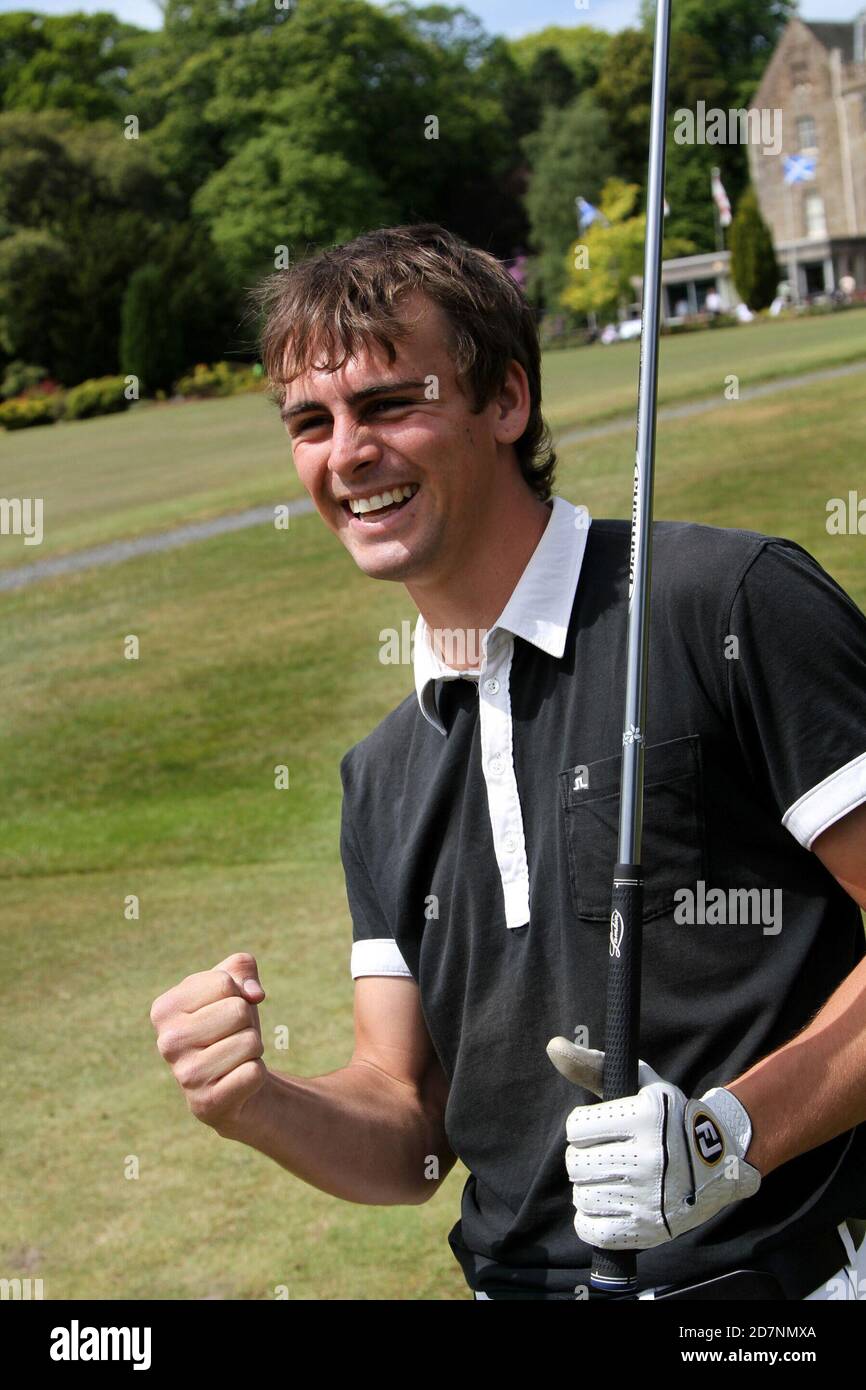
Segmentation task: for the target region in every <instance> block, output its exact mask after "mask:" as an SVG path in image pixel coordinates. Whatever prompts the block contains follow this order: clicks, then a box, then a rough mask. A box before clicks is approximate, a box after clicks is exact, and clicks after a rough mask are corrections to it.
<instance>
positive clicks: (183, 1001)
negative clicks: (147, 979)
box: [150, 953, 268, 1130]
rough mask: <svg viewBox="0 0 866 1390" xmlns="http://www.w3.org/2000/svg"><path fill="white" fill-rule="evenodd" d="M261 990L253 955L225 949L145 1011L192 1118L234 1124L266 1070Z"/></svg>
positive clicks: (214, 1124)
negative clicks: (219, 957)
mask: <svg viewBox="0 0 866 1390" xmlns="http://www.w3.org/2000/svg"><path fill="white" fill-rule="evenodd" d="M264 997H265V991H264V990H263V989H262V986H261V984H260V983H259V978H258V967H257V966H256V961H255V957H254V956H250V955H246V954H244V953H238V954H236V955H232V956H227V957H226V959H225V960H223V961H220V963H219V965H216V966H214V968H213V970H202V971H201V972H200V973H199V974H197V975H187V977H186V979H185V980H183V981H182V982H181V983H180V984H179V985H175V987H174V989H170V990H168V991H167V992H166V993H165V994H161V995H160V996H159V998H158V999H157V1000H156V1001H155V1002H154V1005H153V1008H152V1009H151V1011H150V1021H151V1023H152V1024H153V1026H154V1028H155V1029H156V1034H157V1039H156V1045H157V1047H158V1048H159V1051H160V1054H161V1055H162V1056H163V1057H164V1058H165V1060H166V1061H167V1062H168V1064H169V1066H170V1067H171V1070H172V1072H173V1074H174V1078H175V1080H176V1081H177V1083H178V1085H179V1086H180V1088H181V1090H182V1091H183V1093H184V1095H185V1096H186V1101H187V1104H188V1106H189V1108H190V1110H191V1111H192V1113H193V1114H194V1115H195V1117H196V1119H198V1120H202V1121H203V1123H204V1124H207V1125H211V1126H212V1128H214V1129H216V1130H219V1129H221V1128H222V1127H223V1126H226V1125H233V1124H236V1123H237V1121H238V1119H239V1118H240V1113H241V1110H242V1109H243V1107H244V1105H245V1104H246V1102H247V1101H248V1100H249V1099H250V1098H251V1097H252V1096H254V1095H255V1094H256V1092H257V1091H259V1090H260V1089H261V1087H262V1086H263V1085H264V1082H265V1079H266V1077H267V1075H268V1070H267V1067H266V1066H265V1064H264V1062H263V1061H262V1060H261V1058H262V1053H263V1051H264V1047H263V1045H262V1031H261V1027H260V1025H259V1011H258V1008H257V1005H258V1004H260V1003H261V1002H262V1000H263V999H264Z"/></svg>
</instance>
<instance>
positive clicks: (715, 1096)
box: [701, 1086, 752, 1159]
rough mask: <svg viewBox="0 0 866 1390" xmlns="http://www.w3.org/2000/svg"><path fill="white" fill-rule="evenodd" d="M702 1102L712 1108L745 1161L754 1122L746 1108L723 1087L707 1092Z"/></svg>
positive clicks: (715, 1087) (702, 1097)
mask: <svg viewBox="0 0 866 1390" xmlns="http://www.w3.org/2000/svg"><path fill="white" fill-rule="evenodd" d="M701 1100H702V1101H705V1102H707V1103H708V1104H709V1105H711V1106H712V1108H713V1111H714V1112H715V1114H716V1115H717V1116H718V1118H719V1119H720V1120H721V1121H722V1123H723V1124H724V1126H725V1128H726V1130H727V1131H728V1133H729V1134H730V1136H731V1138H732V1139H733V1141H734V1143H735V1144H736V1146H737V1152H738V1154H739V1156H740V1158H742V1159H744V1158H745V1157H746V1152H747V1150H748V1147H749V1144H750V1143H751V1142H752V1121H751V1120H750V1119H749V1112H748V1111H747V1110H746V1107H745V1106H744V1105H743V1104H742V1102H741V1101H739V1100H737V1097H736V1096H735V1095H734V1094H733V1092H732V1091H726V1090H725V1089H724V1087H723V1086H714V1087H713V1088H712V1089H711V1090H709V1091H705V1092H704V1094H703V1095H702V1096H701Z"/></svg>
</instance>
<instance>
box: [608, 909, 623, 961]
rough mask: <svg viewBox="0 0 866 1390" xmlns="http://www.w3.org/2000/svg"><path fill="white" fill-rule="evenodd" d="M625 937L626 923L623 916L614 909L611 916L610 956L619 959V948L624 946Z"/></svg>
mask: <svg viewBox="0 0 866 1390" xmlns="http://www.w3.org/2000/svg"><path fill="white" fill-rule="evenodd" d="M624 935H625V922H624V921H623V920H622V916H621V914H620V913H619V912H617V910H616V908H614V910H613V912H612V913H611V914H610V954H611V955H612V956H617V957H619V948H620V946H621V945H622V938H623V936H624Z"/></svg>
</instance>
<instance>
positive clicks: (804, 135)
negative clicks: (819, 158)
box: [797, 116, 818, 150]
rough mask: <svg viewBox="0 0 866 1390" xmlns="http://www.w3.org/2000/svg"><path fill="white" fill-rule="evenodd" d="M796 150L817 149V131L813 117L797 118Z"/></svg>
mask: <svg viewBox="0 0 866 1390" xmlns="http://www.w3.org/2000/svg"><path fill="white" fill-rule="evenodd" d="M797 148H798V150H816V149H817V148H818V130H817V127H816V125H815V118H814V116H798V117H797Z"/></svg>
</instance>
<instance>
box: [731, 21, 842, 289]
mask: <svg viewBox="0 0 866 1390" xmlns="http://www.w3.org/2000/svg"><path fill="white" fill-rule="evenodd" d="M750 110H754V111H761V112H776V113H779V114H777V116H776V120H777V122H778V121H779V120H781V131H782V139H781V150H780V151H779V152H778V153H771V152H769V150H766V151H765V148H763V147H762V146H761V145H760V144H758V143H752V142H750V143H749V144H748V145H747V151H748V158H749V167H750V171H751V177H752V183H753V184H754V186H755V189H756V192H757V196H758V202H759V204H760V208H761V214H762V216H763V217H764V220H765V221H766V222H767V224H768V226H769V227H770V231H771V233H772V236H773V242H774V244H775V247H776V255H777V257H778V259H779V263H780V268H781V269H782V273H783V274H784V275H785V276H786V278H787V279H788V281H789V283H790V284H791V285H792V286H793V288H794V291H795V294H796V296H797V297H798V298H800V297H802V296H803V295H808V294H815V293H820V292H822V291H827V292H829V291H832V290H834V289H835V288H836V287H837V286H838V284H839V281H840V280H841V278H842V277H843V276H852V277H853V279H854V280H855V282H856V286H857V289H858V290H861V291H862V290H863V289H864V288H866V10H863V11H862V12H861V14H860V15H859V16H858V18H856V19H854V20H853V21H852V22H850V23H848V24H837V23H827V24H822V23H811V22H809V21H808V20H801V19H792V20H791V22H790V23H789V24H788V26H787V27H786V29H785V31H784V33H783V34H782V37H781V39H780V40H779V43H778V44H777V46H776V49H775V51H774V53H773V56H772V58H771V59H770V62H769V63H768V65H767V68H766V71H765V72H764V76H763V78H762V80H761V85H760V86H759V87H758V90H757V92H756V93H755V96H754V98H753V101H752V104H751V108H750ZM791 156H801V158H800V159H799V160H798V171H799V172H800V173H803V172H805V173H807V174H808V173H809V172H810V171H813V172H814V176H813V177H811V178H808V177H807V178H805V179H802V178H801V179H798V180H797V181H794V182H786V179H785V168H786V161H788V160H789V159H790V157H791ZM788 167H789V170H790V165H789V166H788Z"/></svg>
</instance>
